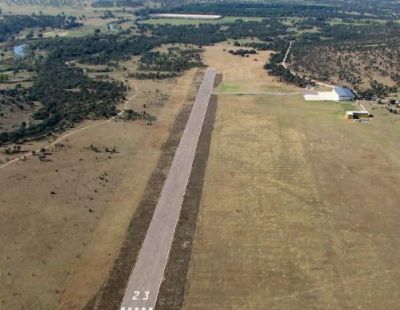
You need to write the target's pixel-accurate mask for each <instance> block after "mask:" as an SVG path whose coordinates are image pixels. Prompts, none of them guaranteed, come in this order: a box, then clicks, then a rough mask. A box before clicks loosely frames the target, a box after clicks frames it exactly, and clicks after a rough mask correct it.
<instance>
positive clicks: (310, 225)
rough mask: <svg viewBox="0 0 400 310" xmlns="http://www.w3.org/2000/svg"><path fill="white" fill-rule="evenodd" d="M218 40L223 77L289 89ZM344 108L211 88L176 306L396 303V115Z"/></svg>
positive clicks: (191, 309) (214, 60)
mask: <svg viewBox="0 0 400 310" xmlns="http://www.w3.org/2000/svg"><path fill="white" fill-rule="evenodd" d="M220 48H221V46H216V47H211V48H208V49H207V51H206V55H205V60H206V63H207V64H208V65H211V66H213V67H216V68H219V69H220V70H221V71H222V72H223V73H224V81H223V83H222V85H224V83H225V84H226V83H228V84H230V85H232V87H237V88H240V89H242V88H243V90H249V89H257V90H259V89H265V88H269V87H271V86H270V85H272V86H273V87H278V88H279V89H285V88H287V90H293V87H286V86H285V85H282V84H280V85H279V84H277V83H276V82H274V81H273V80H271V78H270V77H268V76H267V75H266V74H263V71H262V65H263V64H264V63H265V59H264V60H262V61H260V62H258V63H257V64H256V62H253V61H251V60H250V59H245V58H241V57H235V56H230V55H227V54H225V52H223V51H222V50H221V49H220ZM265 56H267V55H265ZM232 57H235V58H232ZM258 57H259V58H261V57H260V55H258ZM223 60H224V61H223ZM348 108H351V107H350V106H349V104H339V103H329V102H325V103H323V102H313V103H309V102H305V101H303V99H302V97H301V96H290V97H288V96H287V97H283V96H272V95H271V96H258V97H257V96H229V95H223V96H222V95H221V96H219V98H218V108H217V113H216V121H215V124H214V131H213V135H212V140H211V147H210V156H209V158H208V165H207V170H206V173H205V180H204V187H203V195H202V198H201V204H200V213H199V218H198V222H197V229H196V235H195V237H194V244H193V249H192V257H191V261H190V266H189V272H188V279H187V283H186V291H185V298H184V306H183V309H185V310H186V309H187V310H196V309H199V310H200V309H280V310H282V309H324V310H326V309H335V310H336V309H398V305H399V304H400V289H399V288H400V274H399V269H398V262H399V260H400V249H399V247H398V240H399V237H400V228H399V225H398V223H399V221H400V209H399V208H398V205H399V203H398V202H399V201H400V191H399V190H398V186H399V184H400V162H399V160H398V150H399V148H400V138H399V133H400V123H399V121H400V120H399V119H398V117H396V116H395V115H386V113H385V112H384V111H383V110H374V113H375V120H374V121H372V122H369V123H363V124H360V123H352V122H348V121H345V120H344V119H343V115H344V111H345V110H346V109H348Z"/></svg>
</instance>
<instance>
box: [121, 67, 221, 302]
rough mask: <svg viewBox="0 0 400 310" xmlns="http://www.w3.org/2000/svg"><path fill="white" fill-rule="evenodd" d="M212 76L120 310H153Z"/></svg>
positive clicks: (201, 92)
mask: <svg viewBox="0 0 400 310" xmlns="http://www.w3.org/2000/svg"><path fill="white" fill-rule="evenodd" d="M215 75H216V70H215V69H212V68H208V69H207V70H206V72H205V74H204V77H203V81H202V83H201V85H200V89H199V92H198V94H197V97H196V100H195V102H194V104H193V108H192V111H191V112H190V116H189V119H188V121H187V124H186V128H185V130H184V132H183V135H182V138H181V141H180V143H179V146H178V148H177V150H176V152H175V157H174V159H173V162H172V165H171V168H170V170H169V173H168V176H167V179H166V180H165V183H164V187H163V189H162V191H161V195H160V198H159V200H158V203H157V206H156V209H155V211H154V215H153V218H152V221H151V223H150V226H149V229H148V231H147V235H146V238H145V240H144V242H143V245H142V248H141V250H140V253H139V256H138V259H137V261H136V265H135V267H134V269H133V272H132V274H131V276H130V279H129V283H128V287H127V289H126V293H125V296H124V299H123V301H122V304H121V310H153V309H154V308H155V305H156V302H157V297H158V292H159V289H160V286H161V282H162V280H163V276H164V270H165V266H166V264H167V261H168V256H169V251H170V249H171V244H172V240H173V237H174V233H175V228H176V225H177V222H178V219H179V214H180V211H181V206H182V202H183V198H184V195H185V191H186V186H187V184H188V181H189V176H190V172H191V170H192V164H193V160H194V157H195V153H196V148H197V143H198V141H199V138H200V134H201V130H202V127H203V122H204V118H205V116H206V112H207V108H208V103H209V101H210V96H211V92H212V90H213V85H214V80H215Z"/></svg>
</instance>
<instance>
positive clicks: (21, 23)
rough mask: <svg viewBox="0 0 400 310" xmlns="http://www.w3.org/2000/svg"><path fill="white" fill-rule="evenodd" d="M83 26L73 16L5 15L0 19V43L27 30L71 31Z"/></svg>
mask: <svg viewBox="0 0 400 310" xmlns="http://www.w3.org/2000/svg"><path fill="white" fill-rule="evenodd" d="M79 26H81V24H80V23H78V22H77V21H76V18H75V17H73V16H70V17H66V16H64V15H57V16H50V15H37V16H36V15H31V16H27V15H5V16H2V17H1V18H0V42H2V41H6V40H7V39H9V38H11V37H12V36H13V35H15V34H17V33H19V32H20V31H22V30H23V29H26V28H33V27H39V28H45V27H51V28H62V29H70V28H74V27H79Z"/></svg>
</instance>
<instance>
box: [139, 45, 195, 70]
mask: <svg viewBox="0 0 400 310" xmlns="http://www.w3.org/2000/svg"><path fill="white" fill-rule="evenodd" d="M201 52H202V50H201V49H181V48H169V49H168V51H167V52H160V51H150V52H147V53H145V54H144V55H143V56H142V57H141V58H140V63H139V70H141V71H167V72H181V71H184V70H187V69H190V68H193V67H198V66H201V65H202V62H201V56H200V53H201Z"/></svg>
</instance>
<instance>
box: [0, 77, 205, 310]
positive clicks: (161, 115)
mask: <svg viewBox="0 0 400 310" xmlns="http://www.w3.org/2000/svg"><path fill="white" fill-rule="evenodd" d="M197 79H198V71H197V70H196V69H193V70H190V71H188V72H187V73H185V74H184V75H183V76H182V77H180V78H179V79H178V81H177V82H176V83H175V82H174V81H170V82H166V81H163V82H155V81H154V82H153V81H140V82H139V81H136V83H135V89H134V91H135V92H136V96H135V95H133V96H132V97H131V98H130V100H131V104H132V106H133V107H134V108H135V110H137V111H141V110H142V109H143V104H146V106H147V108H146V111H147V112H149V113H150V114H152V115H154V116H156V117H157V121H156V122H154V123H153V125H152V126H148V125H146V123H145V122H144V121H131V122H124V121H116V122H115V121H110V122H106V123H105V122H104V121H87V122H85V123H84V124H81V125H80V126H78V127H77V128H75V129H73V131H74V132H76V134H74V135H71V136H69V137H68V138H66V139H64V140H63V141H61V142H60V143H62V146H59V147H51V148H50V153H51V155H49V156H48V159H49V161H45V162H41V161H39V160H38V158H37V157H29V158H28V159H27V161H25V162H22V161H20V162H17V163H15V164H12V165H9V166H6V167H4V168H0V175H1V178H0V187H1V189H2V192H1V196H0V235H1V236H2V238H1V240H0V248H1V249H2V251H1V252H2V255H1V256H0V266H1V270H0V272H1V273H0V276H1V281H0V309H3V308H4V309H56V308H63V309H81V308H83V306H84V305H85V304H86V303H87V302H88V301H89V300H90V299H91V298H92V297H93V296H94V294H95V293H96V292H97V290H98V289H99V288H100V287H101V286H102V284H103V282H104V281H106V280H107V278H108V276H109V272H110V270H111V269H112V267H113V264H114V261H115V259H116V258H117V257H118V255H119V249H120V248H121V245H122V242H123V241H124V239H125V232H126V230H127V228H128V225H129V223H130V220H131V218H132V215H133V214H134V212H135V210H136V209H137V207H138V205H139V203H140V201H141V198H142V195H143V192H144V190H145V187H146V184H147V182H148V180H149V178H150V176H151V174H152V172H153V169H154V168H155V167H156V165H157V162H158V160H159V158H160V156H161V153H162V145H163V144H164V143H165V142H166V141H167V138H168V136H169V133H170V130H171V128H172V125H173V123H174V121H175V118H176V116H177V115H178V113H179V111H180V110H181V108H182V107H183V106H184V105H185V104H187V103H188V102H189V103H190V102H191V100H192V97H193V95H194V94H195V93H196V83H195V82H196V81H197ZM160 93H162V94H163V95H165V96H167V97H168V100H166V101H163V100H159V99H160ZM86 126H89V127H88V128H87V129H85V130H81V131H80V129H81V128H85V127H86ZM71 132H72V131H71ZM47 143H48V142H47V141H43V142H39V143H32V144H28V145H24V146H22V148H23V150H26V151H28V150H33V149H37V148H38V147H40V146H44V145H46V144H47ZM107 149H108V151H107ZM113 149H115V151H113ZM1 159H2V160H3V162H4V161H5V156H4V155H2V158H1Z"/></svg>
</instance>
